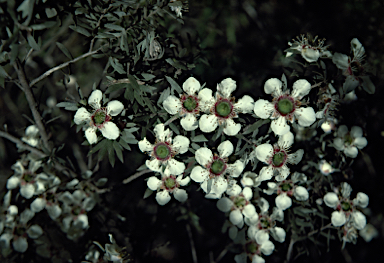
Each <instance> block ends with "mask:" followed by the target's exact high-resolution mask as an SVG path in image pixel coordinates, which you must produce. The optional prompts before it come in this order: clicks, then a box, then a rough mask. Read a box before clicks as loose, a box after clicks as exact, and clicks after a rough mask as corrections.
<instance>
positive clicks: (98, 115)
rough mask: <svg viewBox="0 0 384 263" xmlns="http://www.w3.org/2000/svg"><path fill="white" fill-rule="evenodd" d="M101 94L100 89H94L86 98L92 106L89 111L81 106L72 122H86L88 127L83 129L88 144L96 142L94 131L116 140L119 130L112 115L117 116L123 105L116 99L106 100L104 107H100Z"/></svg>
mask: <svg viewBox="0 0 384 263" xmlns="http://www.w3.org/2000/svg"><path fill="white" fill-rule="evenodd" d="M102 98H103V94H102V92H101V91H100V90H94V91H93V92H92V93H91V96H89V98H88V104H89V105H90V106H91V107H92V109H93V110H92V111H91V112H89V111H88V110H87V109H86V108H84V107H81V108H80V109H78V110H77V111H76V114H75V117H74V122H75V123H76V124H77V125H80V124H83V123H87V124H88V127H87V128H86V130H85V137H86V138H87V140H88V142H89V143H90V144H94V143H97V135H96V131H97V130H99V131H101V134H102V135H103V136H104V137H105V138H107V139H110V140H116V139H117V138H118V137H119V135H120V130H119V128H118V127H117V125H116V124H115V123H113V122H112V121H111V120H112V117H114V116H117V115H119V114H120V112H121V111H122V110H123V109H124V105H123V104H122V103H121V102H120V101H117V100H112V101H110V102H108V104H107V106H106V107H101V100H102Z"/></svg>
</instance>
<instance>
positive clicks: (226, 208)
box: [216, 197, 233, 213]
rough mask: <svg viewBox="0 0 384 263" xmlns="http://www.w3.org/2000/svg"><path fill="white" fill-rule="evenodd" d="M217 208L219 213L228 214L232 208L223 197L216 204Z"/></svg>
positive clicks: (228, 201)
mask: <svg viewBox="0 0 384 263" xmlns="http://www.w3.org/2000/svg"><path fill="white" fill-rule="evenodd" d="M216 206H217V208H218V209H219V210H220V211H221V212H224V213H225V212H229V211H230V210H231V208H232V206H233V202H232V201H231V199H229V198H228V197H223V198H221V199H220V200H219V201H217V203H216Z"/></svg>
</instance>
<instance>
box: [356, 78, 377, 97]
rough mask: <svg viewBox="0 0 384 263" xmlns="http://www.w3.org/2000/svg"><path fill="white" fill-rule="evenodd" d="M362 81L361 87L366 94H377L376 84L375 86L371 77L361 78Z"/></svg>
mask: <svg viewBox="0 0 384 263" xmlns="http://www.w3.org/2000/svg"><path fill="white" fill-rule="evenodd" d="M360 81H362V83H361V86H362V87H363V89H364V90H365V91H366V92H368V93H369V94H374V93H375V90H376V87H375V84H373V82H372V80H371V79H370V78H369V76H360Z"/></svg>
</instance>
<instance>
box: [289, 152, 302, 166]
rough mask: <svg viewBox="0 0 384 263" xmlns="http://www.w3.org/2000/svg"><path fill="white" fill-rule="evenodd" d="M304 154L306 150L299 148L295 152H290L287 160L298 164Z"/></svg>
mask: <svg viewBox="0 0 384 263" xmlns="http://www.w3.org/2000/svg"><path fill="white" fill-rule="evenodd" d="M303 155H304V150H303V149H299V150H297V151H296V152H294V153H290V154H288V157H287V160H288V162H289V163H292V164H298V163H299V162H300V161H301V159H303Z"/></svg>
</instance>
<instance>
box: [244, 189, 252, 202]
mask: <svg viewBox="0 0 384 263" xmlns="http://www.w3.org/2000/svg"><path fill="white" fill-rule="evenodd" d="M242 193H243V195H244V197H245V199H247V200H251V198H252V196H253V192H252V189H251V188H250V187H247V186H246V187H244V189H243V191H242Z"/></svg>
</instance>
